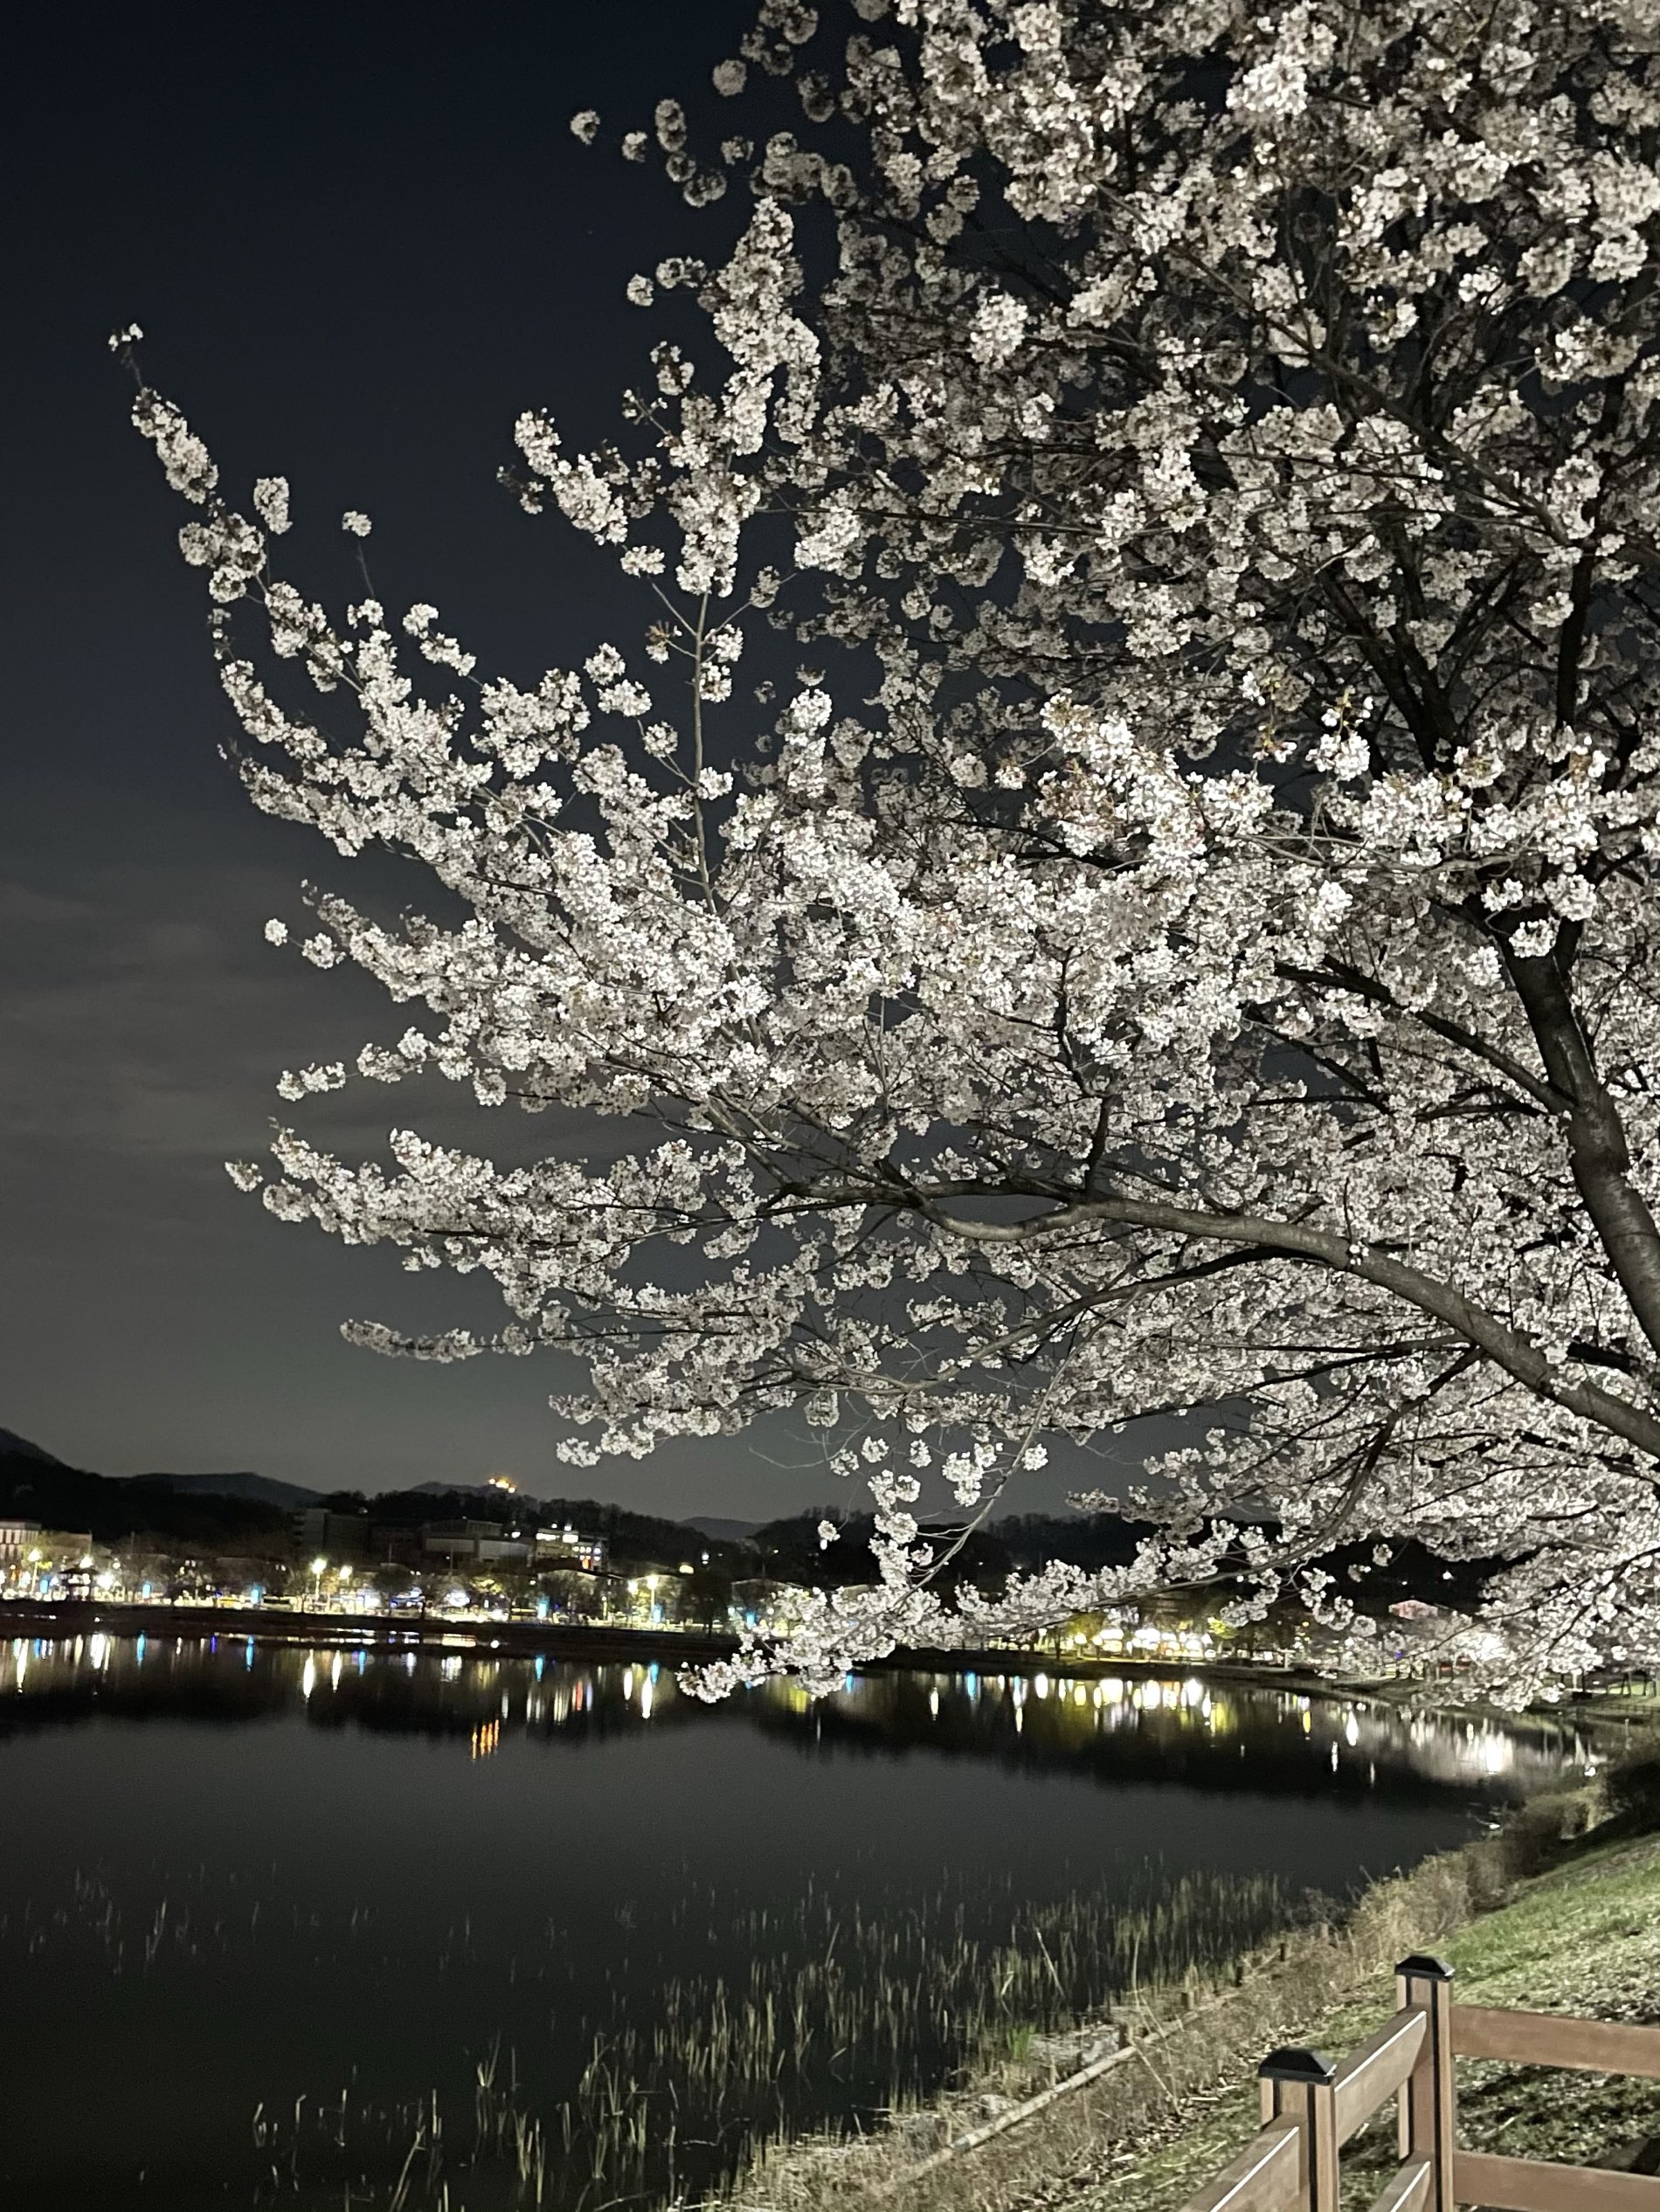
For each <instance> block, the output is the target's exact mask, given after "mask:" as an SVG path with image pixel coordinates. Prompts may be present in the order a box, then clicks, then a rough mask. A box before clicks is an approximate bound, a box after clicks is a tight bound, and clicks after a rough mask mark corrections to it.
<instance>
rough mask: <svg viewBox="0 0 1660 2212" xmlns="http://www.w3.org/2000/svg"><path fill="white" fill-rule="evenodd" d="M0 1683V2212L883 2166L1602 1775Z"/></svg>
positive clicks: (1492, 1757) (1063, 1700) (654, 1680)
mask: <svg viewBox="0 0 1660 2212" xmlns="http://www.w3.org/2000/svg"><path fill="white" fill-rule="evenodd" d="M8 1651H9V1657H10V1666H9V1667H7V1668H5V1669H3V1671H0V1972H3V1974H4V1976H5V1986H6V1987H7V1990H8V1994H9V1995H10V1997H11V1998H12V2000H13V2001H11V2002H10V2003H9V2004H8V2005H7V2006H6V2007H5V2008H0V2070H3V2076H4V2077H5V2078H6V2079H7V2081H8V2085H9V2089H10V2091H11V2092H12V2094H11V2096H10V2098H9V2100H8V2101H9V2103H10V2107H11V2110H12V2111H13V2112H19V2113H23V2114H24V2115H26V2116H27V2119H26V2124H25V2125H24V2126H21V2127H19V2126H17V2125H15V2124H14V2125H12V2126H10V2127H9V2128H7V2129H6V2130H4V2131H0V2202H17V2203H19V2204H24V2203H26V2204H27V2205H28V2206H29V2207H30V2212H69V2208H71V2207H75V2208H80V2207H81V2206H84V2205H86V2204H87V2203H89V2202H95V2201H99V2200H100V2196H101V2201H103V2202H108V2203H112V2204H117V2203H118V2204H120V2205H121V2206H122V2207H123V2208H126V2207H128V2206H130V2207H132V2208H135V2212H142V2208H144V2207H146V2206H151V2205H153V2206H156V2207H157V2208H159V2209H161V2212H206V2208H207V2207H209V2206H210V2205H211V2206H215V2207H223V2206H225V2205H232V2206H236V2207H242V2206H247V2207H250V2208H251V2207H253V2206H256V2205H259V2206H263V2205H266V2204H274V2203H275V2202H279V2201H280V2202H283V2203H285V2204H290V2205H294V2206H295V2207H297V2208H299V2212H314V2208H315V2212H323V2208H325V2207H327V2208H329V2212H333V2208H335V2207H337V2206H340V2205H342V2203H343V2202H347V2201H348V2197H349V2201H351V2202H355V2203H356V2204H358V2205H360V2206H364V2207H367V2206H369V2205H382V2204H384V2203H385V2202H389V2201H390V2199H391V2195H392V2193H393V2189H394V2188H395V2186H396V2184H397V2181H398V2175H399V2174H400V2173H402V2172H403V2171H404V2169H405V2165H406V2164H407V2163H408V2162H409V2161H411V2160H413V2163H412V2164H409V2179H408V2182H407V2186H406V2189H405V2198H404V2203H405V2207H406V2208H407V2212H426V2208H427V2207H429V2206H431V2207H436V2206H438V2205H439V2204H440V2203H441V2202H442V2201H443V2200H442V2191H443V2189H444V2188H446V2186H447V2187H449V2188H450V2189H451V2199H450V2202H451V2206H452V2212H455V2208H456V2207H458V2206H459V2205H460V2204H462V2203H465V2204H467V2205H468V2206H471V2207H472V2208H473V2212H497V2208H501V2209H502V2212H505V2208H508V2207H512V2206H516V2205H518V2204H521V2203H523V2204H534V2203H536V2202H537V2201H538V2199H537V2195H536V2190H537V2188H538V2186H539V2187H540V2188H541V2190H542V2192H543V2194H542V2197H541V2200H540V2201H541V2202H544V2203H546V2204H550V2205H551V2204H560V2205H574V2204H575V2203H577V2202H578V2199H579V2198H583V2197H584V2192H585V2200H586V2201H587V2202H605V2201H606V2200H608V2199H612V2198H619V2199H628V2200H631V2201H638V2202H641V2203H648V2202H653V2201H661V2198H662V2197H663V2196H664V2195H665V2194H667V2193H668V2192H670V2191H673V2190H680V2191H682V2192H684V2193H685V2194H688V2195H696V2194H697V2193H699V2191H700V2190H702V2188H706V2187H707V2186H708V2185H709V2184H710V2183H711V2182H713V2181H718V2179H719V2178H720V2177H721V2176H722V2175H723V2174H725V2173H727V2172H730V2170H731V2167H732V2166H733V2164H734V2162H735V2161H736V2160H737V2159H738V2158H739V2157H740V2156H741V2154H742V2152H743V2148H744V2144H745V2142H746V2141H747V2140H748V2139H750V2138H751V2137H752V2135H753V2134H754V2133H755V2132H756V2131H757V2130H758V2131H763V2132H764V2131H767V2130H771V2129H773V2128H777V2127H779V2126H785V2127H792V2126H800V2125H804V2124H813V2123H816V2122H819V2121H821V2120H824V2119H833V2120H842V2121H849V2120H851V2119H855V2118H857V2119H868V2117H869V2116H870V2115H871V2114H872V2113H874V2112H876V2111H877V2110H879V2109H880V2108H881V2107H882V2105H885V2104H886V2103H887V2102H888V2101H889V2098H890V2097H891V2096H892V2095H893V2094H894V2093H895V2092H896V2091H903V2090H907V2089H909V2090H917V2089H924V2088H926V2087H927V2086H929V2085H930V2084H931V2083H934V2082H937V2080H939V2079H940V2078H941V2077H943V2075H944V2072H945V2071H947V2070H949V2069H950V2067H951V2065H952V2064H954V2063H958V2062H959V2061H960V2060H961V2058H962V2057H963V2056H965V2051H966V2050H967V2049H968V2047H969V2045H970V2044H971V2043H972V2041H973V2039H974V2037H975V2036H979V2035H991V2034H995V2033H996V2032H999V2030H1005V2031H1006V2029H1008V2027H1010V2026H1011V2025H1013V2024H1018V2023H1020V2022H1027V2023H1031V2022H1035V2023H1036V2024H1038V2025H1040V2026H1052V2025H1055V2024H1060V2023H1061V2022H1062V2020H1063V2019H1064V2016H1065V2015H1066V2014H1067V2013H1068V2012H1069V2010H1070V2009H1073V2008H1083V2007H1088V2006H1090V2005H1098V2004H1100V2003H1102V2002H1103V2001H1108V2000H1110V1997H1111V1996H1112V1994H1114V1991H1115V1989H1117V1988H1118V1987H1122V1986H1124V1982H1125V1981H1126V1980H1127V1970H1128V1965H1129V1961H1130V1960H1131V1959H1132V1958H1133V1959H1134V1960H1136V1961H1137V1962H1138V1963H1137V1971H1138V1974H1139V1975H1140V1976H1141V1978H1142V1979H1144V1980H1145V1979H1146V1978H1147V1977H1148V1975H1149V1974H1150V1972H1151V1973H1152V1974H1157V1973H1159V1972H1161V1971H1162V1972H1168V1973H1179V1971H1181V1970H1182V1968H1183V1967H1185V1966H1186V1965H1187V1964H1189V1963H1192V1962H1195V1961H1200V1962H1202V1961H1203V1960H1205V1959H1207V1958H1212V1957H1218V1956H1223V1955H1226V1954H1227V1953H1228V1951H1229V1950H1230V1949H1231V1948H1232V1947H1234V1946H1237V1945H1239V1944H1242V1943H1249V1942H1253V1941H1255V1940H1257V1939H1260V1938H1261V1937H1262V1935H1263V1934H1265V1933H1267V1932H1269V1930H1270V1929H1271V1928H1272V1927H1273V1926H1274V1925H1276V1924H1278V1923H1280V1922H1282V1921H1283V1918H1285V1916H1286V1915H1287V1913H1288V1912H1290V1911H1292V1910H1293V1909H1294V1908H1295V1905H1296V1903H1297V1899H1298V1897H1303V1896H1305V1895H1306V1894H1307V1893H1308V1892H1309V1891H1311V1890H1313V1889H1323V1890H1325V1891H1344V1890H1345V1889H1347V1888H1350V1887H1352V1885H1353V1884H1355V1883H1356V1882H1357V1881H1358V1880H1359V1879H1360V1878H1361V1877H1363V1875H1364V1874H1366V1873H1367V1872H1379V1871H1383V1870H1387V1868H1389V1867H1391V1866H1393V1865H1394V1864H1397V1863H1406V1862H1408V1861H1410V1860H1412V1859H1414V1858H1415V1857H1417V1856H1421V1854H1422V1853H1423V1852H1424V1851H1426V1850H1428V1849H1435V1848H1437V1847H1439V1846H1442V1845H1444V1844H1446V1843H1449V1842H1454V1841H1456V1840H1457V1839H1458V1838H1460V1837H1461V1836H1463V1835H1466V1834H1468V1833H1469V1832H1470V1828H1471V1825H1472V1823H1473V1822H1474V1821H1476V1820H1477V1819H1478V1818H1479V1817H1480V1816H1481V1815H1483V1813H1484V1812H1486V1811H1488V1810H1490V1809H1491V1808H1492V1807H1494V1806H1495V1805H1497V1804H1499V1803H1502V1802H1503V1801H1505V1800H1506V1799H1507V1798H1509V1797H1511V1795H1513V1794H1515V1793H1516V1792H1517V1791H1518V1789H1519V1788H1523V1787H1528V1786H1531V1785H1532V1784H1533V1783H1536V1782H1539V1781H1542V1780H1548V1779H1549V1778H1550V1777H1551V1776H1552V1775H1553V1774H1554V1773H1557V1772H1559V1771H1560V1769H1561V1768H1562V1767H1563V1766H1565V1765H1573V1764H1579V1763H1582V1762H1583V1760H1584V1758H1585V1755H1586V1746H1585V1745H1584V1744H1583V1743H1582V1742H1581V1741H1580V1739H1579V1738H1577V1737H1576V1736H1575V1735H1574V1733H1573V1732H1572V1731H1569V1730H1564V1729H1548V1728H1547V1729H1536V1730H1528V1729H1518V1728H1511V1727H1507V1726H1505V1725H1502V1724H1495V1723H1491V1722H1486V1721H1482V1720H1477V1719H1470V1720H1464V1719H1449V1718H1446V1717H1444V1716H1438V1715H1434V1714H1428V1713H1416V1714H1414V1713H1413V1712H1410V1711H1403V1710H1401V1709H1397V1708H1394V1707H1390V1706H1383V1705H1375V1704H1368V1703H1365V1702H1359V1701H1349V1700H1343V1699H1338V1698H1333V1699H1324V1698H1315V1699H1311V1698H1308V1697H1297V1696H1295V1695H1291V1694H1288V1693H1286V1692H1283V1691H1281V1690H1275V1689H1271V1688H1263V1689H1257V1688H1255V1687H1253V1686H1249V1685H1243V1686H1242V1685H1240V1684H1237V1683H1221V1682H1214V1681H1213V1682H1208V1683H1207V1681H1204V1680H1201V1679H1200V1678H1197V1677H1191V1678H1184V1677H1181V1676H1169V1677H1159V1678H1145V1679H1129V1678H1124V1679H1116V1678H1113V1677H1110V1676H1108V1677H1105V1678H1102V1679H1090V1680H1087V1681H1085V1680H1080V1679H1076V1678H1074V1677H1071V1676H1066V1675H1063V1674H1050V1673H1048V1672H1043V1673H1038V1674H1034V1675H1033V1676H1017V1675H1006V1676H995V1675H986V1674H982V1673H978V1672H965V1673H963V1674H960V1675H950V1674H943V1673H941V1674H919V1673H905V1672H898V1671H895V1672H876V1673H872V1674H870V1675H867V1676H857V1677H849V1678H847V1680H846V1681H844V1683H843V1684H842V1686H841V1687H840V1690H838V1691H837V1692H836V1693H835V1694H834V1695H833V1696H832V1697H827V1698H825V1699H823V1700H820V1701H819V1702H817V1703H816V1704H815V1703H813V1701H810V1700H809V1699H807V1698H806V1697H804V1696H803V1695H802V1694H801V1693H800V1692H799V1690H794V1689H792V1688H791V1687H790V1686H788V1685H783V1684H771V1685H768V1686H767V1687H765V1688H764V1689H762V1690H757V1691H755V1692H752V1693H750V1694H749V1695H748V1696H746V1697H743V1698H741V1699H739V1700H737V1701H736V1702H735V1703H734V1704H732V1705H730V1706H728V1707H725V1708H721V1709H716V1710H715V1711H710V1710H709V1709H707V1708H705V1707H703V1706H702V1705H700V1704H698V1703H697V1702H696V1701H695V1700H694V1699H692V1698H690V1697H687V1696H686V1695H684V1694H683V1693H682V1692H681V1690H680V1689H679V1688H678V1686H677V1684H676V1683H675V1681H674V1674H673V1670H672V1669H669V1668H667V1667H664V1666H661V1665H657V1664H652V1663H645V1664H634V1665H622V1664H618V1665H595V1666H583V1665H572V1664H569V1663H565V1662H558V1661H555V1660H551V1659H543V1658H530V1657H524V1658H520V1657H516V1656H515V1657H508V1656H495V1655H492V1654H490V1653H488V1652H471V1651H467V1650H462V1649H448V1650H442V1651H435V1650H432V1649H410V1648H402V1647H400V1646H394V1645H391V1644H388V1643H380V1644H377V1645H373V1646H362V1647H351V1646H345V1647H342V1646H337V1645H336V1646H321V1645H320V1646H318V1647H317V1648H315V1649H306V1648H304V1647H301V1646H291V1645H281V1644H267V1643H265V1642H258V1643H256V1642H253V1641H252V1640H248V1639H244V1638H242V1637H237V1638H235V1639H232V1638H219V1637H190V1638H173V1637H156V1636H147V1637H140V1638H137V1639H128V1638H122V1637H119V1636H112V1635H106V1634H100V1635H93V1636H89V1637H87V1638H86V1639H85V1640H80V1639H76V1640H73V1641H66V1642H61V1643H57V1644H54V1643H52V1642H46V1641H23V1640H17V1641H13V1642H11V1643H10V1646H9V1648H8ZM1224 1801H1226V1802H1225V1809H1224ZM1219 1815H1221V1816H1220V1817H1219ZM1051 1960H1053V1961H1054V1964H1051V1963H1050V1961H1051ZM1057 1969H1058V1974H1057ZM1057 1980H1058V1981H1059V1982H1060V1983H1062V1984H1063V1985H1064V1992H1063V1993H1062V1990H1061V1989H1059V1988H1057ZM998 1992H1001V1995H1000V1997H994V1993H998ZM91 2081H95V2082H96V2083H97V2084H98V2088H99V2093H98V2096H97V2097H96V2098H93V2099H90V2100H89V2099H88V2098H87V2095H86V2084H88V2082H91ZM141 2176H142V2178H141Z"/></svg>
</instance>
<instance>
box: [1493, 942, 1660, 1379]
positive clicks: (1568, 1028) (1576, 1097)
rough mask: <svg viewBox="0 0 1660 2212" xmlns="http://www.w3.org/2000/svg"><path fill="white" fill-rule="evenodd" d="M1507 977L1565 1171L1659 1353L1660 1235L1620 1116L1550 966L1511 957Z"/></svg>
mask: <svg viewBox="0 0 1660 2212" xmlns="http://www.w3.org/2000/svg"><path fill="white" fill-rule="evenodd" d="M1510 971H1511V978H1512V980H1513V981H1514V983H1515V985H1516V992H1517V996H1518V998H1519V999H1520V1000H1521V1002H1522V1006H1523V1008H1524V1010H1525V1013H1526V1014H1527V1018H1528V1020H1529V1022H1530V1023H1531V1024H1532V1030H1533V1037H1534V1041H1535V1042H1536V1043H1537V1044H1538V1046H1539V1058H1540V1059H1541V1060H1542V1061H1544V1063H1545V1072H1546V1075H1547V1076H1548V1077H1549V1078H1550V1082H1551V1084H1552V1087H1553V1089H1556V1090H1557V1091H1560V1093H1561V1095H1562V1096H1563V1097H1564V1098H1565V1099H1566V1100H1567V1102H1568V1110H1567V1151H1568V1164H1569V1165H1570V1166H1571V1167H1572V1169H1573V1171H1574V1185H1575V1187H1576V1188H1577V1190H1578V1191H1579V1193H1580V1198H1581V1199H1583V1200H1584V1201H1585V1210H1586V1212H1587V1213H1588V1214H1589V1215H1590V1217H1591V1220H1592V1222H1593V1224H1594V1227H1595V1229H1596V1233H1597V1236H1598V1238H1599V1240H1600V1241H1601V1246H1602V1248H1603V1250H1604V1251H1605V1252H1606V1253H1607V1254H1608V1260H1609V1263H1610V1265H1611V1266H1612V1267H1613V1268H1614V1272H1615V1275H1617V1276H1618V1277H1619V1281H1620V1287H1621V1289H1622V1290H1623V1291H1624V1292H1625V1295H1626V1297H1627V1299H1628V1300H1629V1303H1630V1307H1631V1310H1632V1312H1633V1313H1634V1314H1635V1315H1636V1318H1637V1323H1638V1325H1639V1326H1640V1327H1641V1329H1642V1331H1643V1335H1644V1336H1645V1337H1646V1338H1648V1339H1649V1342H1650V1344H1652V1345H1653V1346H1654V1348H1655V1350H1656V1351H1660V1228H1657V1227H1656V1225H1655V1219H1654V1215H1653V1214H1652V1213H1650V1210H1649V1205H1648V1201H1647V1200H1646V1199H1644V1198H1643V1194H1642V1192H1640V1191H1639V1190H1637V1188H1636V1185H1634V1184H1633V1182H1632V1180H1631V1154H1630V1151H1629V1148H1628V1146H1627V1144H1626V1141H1625V1130H1624V1127H1623V1125H1622V1123H1621V1120H1620V1115H1619V1109H1618V1108H1617V1107H1616V1106H1615V1103H1614V1101H1613V1099H1612V1098H1610V1097H1609V1096H1608V1089H1607V1087H1606V1086H1605V1085H1604V1083H1603V1082H1602V1079H1601V1075H1598V1073H1597V1068H1596V1061H1595V1058H1594V1054H1593V1053H1592V1051H1591V1047H1590V1043H1589V1041H1588V1040H1587V1037H1586V1034H1585V1032H1584V1030H1583V1029H1581V1027H1580V1020H1579V1016H1578V1015H1577V1014H1576V1013H1574V1003H1573V1000H1572V999H1571V998H1570V997H1569V995H1568V989H1567V983H1566V982H1565V980H1564V979H1563V977H1562V973H1561V971H1560V968H1559V967H1558V966H1557V964H1556V962H1555V961H1554V960H1553V959H1552V958H1550V957H1548V956H1547V957H1546V958H1544V959H1542V960H1523V959H1518V958H1517V957H1515V956H1513V955H1512V956H1511V960H1510Z"/></svg>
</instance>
